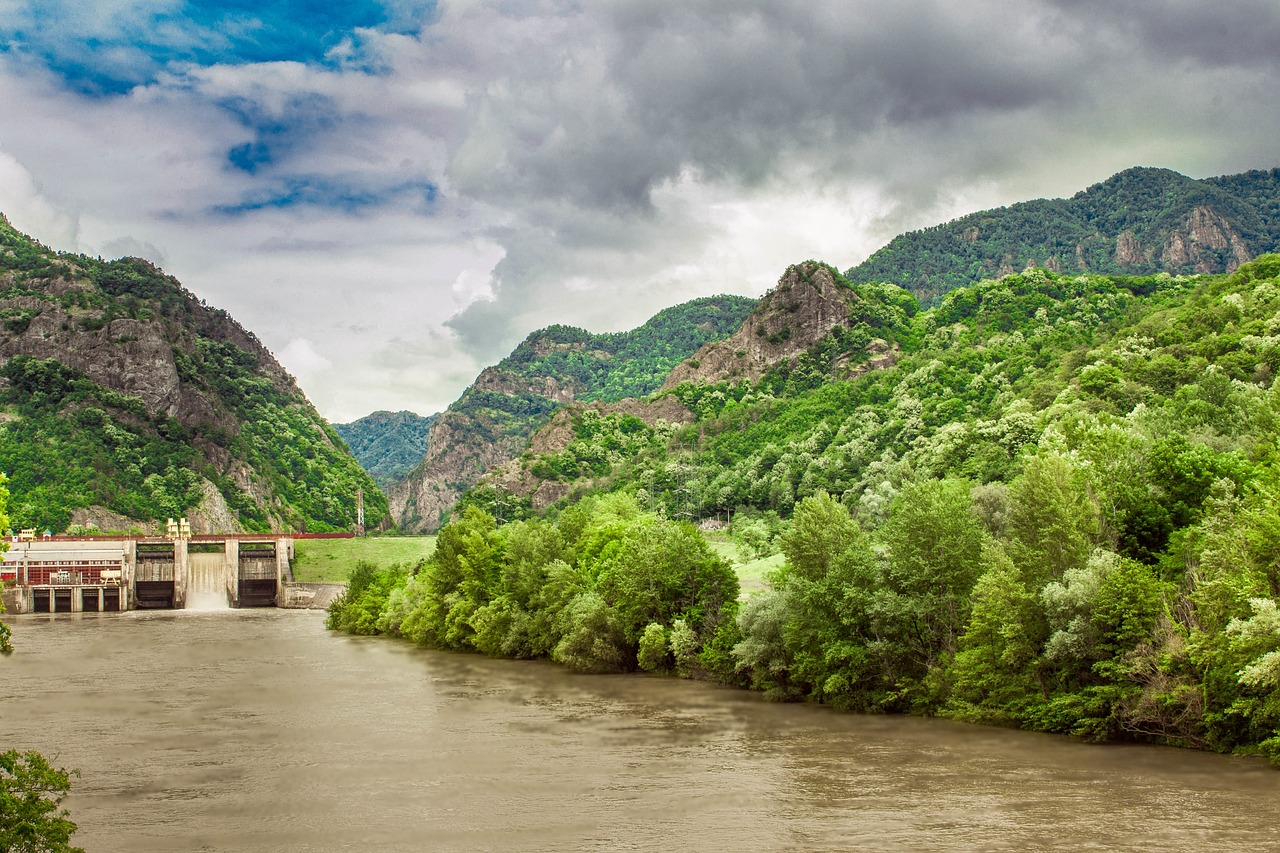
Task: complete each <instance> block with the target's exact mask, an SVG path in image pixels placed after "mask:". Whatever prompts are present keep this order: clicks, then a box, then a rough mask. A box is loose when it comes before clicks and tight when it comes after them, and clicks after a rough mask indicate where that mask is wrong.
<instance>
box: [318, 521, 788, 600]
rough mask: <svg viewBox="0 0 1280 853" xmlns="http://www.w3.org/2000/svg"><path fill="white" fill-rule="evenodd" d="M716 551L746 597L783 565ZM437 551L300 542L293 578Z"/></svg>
mask: <svg viewBox="0 0 1280 853" xmlns="http://www.w3.org/2000/svg"><path fill="white" fill-rule="evenodd" d="M703 535H704V536H706V538H707V541H708V542H709V543H710V544H711V547H712V548H714V549H715V552H716V553H717V554H719V555H720V556H721V557H724V558H725V559H726V560H728V561H729V562H730V563H731V564H732V565H733V570H734V571H735V572H737V574H738V583H739V584H740V585H741V587H742V594H743V595H744V596H746V595H750V594H751V593H753V592H757V591H759V590H762V589H767V588H768V586H769V584H768V582H767V581H766V580H765V575H766V574H768V573H769V572H771V571H773V570H775V569H777V568H778V567H779V566H781V565H782V555H781V554H773V555H771V556H768V557H765V558H764V559H762V560H757V559H755V558H754V557H752V556H751V555H750V554H749V553H747V552H746V551H745V550H743V549H741V548H739V547H738V545H737V543H735V542H734V541H733V540H732V539H730V538H729V537H728V536H726V535H725V534H724V533H720V532H718V531H707V532H705V533H704V534H703ZM435 549H436V537H434V536H368V537H365V538H364V539H299V540H297V542H295V543H294V561H293V577H294V579H295V580H297V581H299V582H301V583H325V582H338V583H343V582H345V581H346V580H347V575H349V574H350V573H351V569H352V568H354V567H355V564H356V562H357V561H358V560H364V561H366V562H369V563H373V564H374V565H375V566H391V565H395V564H396V563H410V564H412V563H416V562H417V561H418V560H421V559H424V558H426V557H430V556H431V554H432V552H433V551H435Z"/></svg>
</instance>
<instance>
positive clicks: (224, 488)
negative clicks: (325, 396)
mask: <svg viewBox="0 0 1280 853" xmlns="http://www.w3.org/2000/svg"><path fill="white" fill-rule="evenodd" d="M0 406H2V407H3V408H2V409H0V412H2V414H0V471H3V472H4V473H5V474H7V475H8V477H9V488H10V490H11V492H12V503H11V506H10V515H11V517H12V521H13V524H14V525H16V526H21V527H26V526H33V527H41V528H45V527H48V528H51V529H53V530H54V531H60V530H64V529H66V528H67V527H68V526H69V525H71V524H72V523H73V521H74V522H75V523H80V522H79V521H78V520H77V519H84V520H88V519H95V518H97V519H104V521H103V523H104V524H107V525H109V526H134V525H137V526H143V527H150V526H153V525H154V524H155V523H157V522H160V523H162V522H163V520H164V519H166V518H168V517H176V516H180V515H187V516H191V517H192V518H193V522H194V526H195V529H196V530H197V531H208V530H239V529H246V530H269V529H295V530H303V529H305V530H312V531H325V530H340V529H346V528H348V527H349V526H351V525H352V524H354V522H355V500H354V499H355V493H356V490H357V488H363V489H364V490H365V495H366V499H365V500H366V512H367V514H368V515H369V517H371V518H375V519H376V518H380V517H381V516H382V515H383V514H384V513H385V510H386V502H385V498H384V497H383V496H382V494H381V493H380V492H379V491H378V488H377V486H376V485H375V484H374V482H373V480H372V479H370V477H369V476H368V475H367V474H365V472H364V471H362V470H361V469H360V467H359V465H358V464H357V463H356V461H355V459H354V458H353V457H352V456H351V454H350V453H349V451H348V450H347V448H346V446H345V445H344V444H343V443H342V440H341V439H340V438H338V436H337V434H336V433H334V432H333V429H332V428H331V427H330V426H329V425H328V424H327V423H326V422H325V421H324V419H323V418H321V417H320V416H319V414H318V413H317V412H316V411H315V409H314V407H312V405H311V404H310V403H309V402H308V401H307V399H306V397H305V396H304V395H303V393H302V392H301V391H300V390H299V389H298V387H297V385H296V384H295V383H294V381H293V378H292V377H290V376H289V375H288V374H287V373H286V372H285V371H284V369H283V368H281V367H280V365H279V364H278V363H277V362H276V361H275V359H274V358H273V357H272V356H271V354H270V353H269V352H268V351H267V350H266V348H265V347H263V346H262V344H261V343H260V342H259V341H258V340H257V339H256V338H255V337H253V335H251V334H250V333H248V332H247V331H245V330H244V329H243V328H242V327H241V326H240V325H239V324H238V323H236V322H235V321H234V320H232V318H231V317H230V316H229V315H228V314H227V313H226V312H224V311H219V310H217V309H212V308H209V307H208V306H206V305H204V304H203V303H202V302H201V301H200V300H199V299H197V298H196V297H195V296H194V295H192V294H191V293H189V292H188V291H186V290H185V289H183V288H182V286H181V285H180V284H179V283H178V281H177V280H176V279H174V278H173V277H172V276H168V275H165V274H164V273H162V272H161V271H160V270H158V269H156V268H155V267H153V266H151V265H150V264H149V263H147V262H146V261H143V260H139V259H137V258H123V259H121V260H118V261H109V262H108V261H102V260H100V259H95V258H88V257H84V256H81V255H71V254H66V253H59V252H54V251H52V250H50V249H48V248H46V247H44V246H42V245H40V244H39V243H37V242H35V241H33V240H31V239H30V238H28V237H26V236H25V235H22V234H20V233H18V232H17V231H16V230H14V229H13V228H12V227H11V226H10V225H9V223H8V222H7V221H5V220H3V218H0Z"/></svg>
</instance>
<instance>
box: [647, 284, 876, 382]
mask: <svg viewBox="0 0 1280 853" xmlns="http://www.w3.org/2000/svg"><path fill="white" fill-rule="evenodd" d="M856 299H857V294H855V293H854V291H853V290H851V289H850V288H848V287H847V286H844V285H841V284H839V283H837V282H836V280H835V276H834V275H832V273H831V270H830V269H829V268H828V267H826V266H823V265H822V264H817V263H814V262H812V261H809V262H806V263H803V264H796V265H794V266H791V267H788V268H787V271H786V272H785V273H783V275H782V278H781V279H779V280H778V284H777V286H776V287H775V288H774V289H773V290H770V291H769V292H768V293H766V294H765V295H764V297H763V298H761V300H760V304H759V305H758V306H757V307H756V310H755V311H753V312H752V313H751V316H749V317H748V318H747V320H746V322H745V323H743V325H742V328H741V329H739V330H738V331H737V332H735V333H734V334H733V335H731V336H729V337H728V338H726V339H725V340H723V341H719V342H717V343H710V344H707V345H706V346H704V347H702V349H700V350H698V351H697V352H696V353H694V354H693V356H692V357H691V358H689V359H687V360H686V361H684V362H682V363H681V364H678V365H676V367H675V369H673V370H672V371H671V374H670V375H669V376H668V377H667V381H666V382H664V383H663V385H662V387H663V389H664V390H670V389H672V388H675V387H676V386H677V385H679V384H680V383H681V382H720V381H733V380H736V379H750V380H752V381H754V380H757V379H759V378H760V377H761V376H763V375H764V372H765V371H766V370H767V369H768V368H769V366H770V365H772V364H775V363H777V362H778V361H781V360H782V359H784V358H791V357H793V356H796V355H798V354H799V353H801V352H804V351H805V350H807V349H809V347H811V346H813V345H814V344H816V343H818V342H819V341H821V340H822V339H823V338H825V337H826V336H827V335H828V334H829V333H830V332H831V330H832V329H833V328H835V327H836V326H839V325H843V324H845V323H847V322H848V319H849V310H850V309H851V308H852V307H853V304H854V302H855V300H856Z"/></svg>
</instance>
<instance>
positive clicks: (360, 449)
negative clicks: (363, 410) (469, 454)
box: [333, 412, 439, 488]
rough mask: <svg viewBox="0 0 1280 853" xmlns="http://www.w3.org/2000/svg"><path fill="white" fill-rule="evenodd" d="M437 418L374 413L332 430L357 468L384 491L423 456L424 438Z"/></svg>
mask: <svg viewBox="0 0 1280 853" xmlns="http://www.w3.org/2000/svg"><path fill="white" fill-rule="evenodd" d="M437 417H439V415H430V416H428V417H425V418H424V417H422V416H421V415H417V414H414V413H413V412H374V413H373V414H371V415H365V416H364V417H363V418H360V419H359V420H357V421H352V422H351V423H349V424H334V425H333V430H334V432H336V433H337V434H338V435H340V436H342V440H343V441H345V442H346V443H347V446H348V447H350V448H351V452H352V453H353V454H355V457H356V460H357V461H358V462H359V463H360V467H362V468H364V470H366V471H368V472H369V474H370V475H372V476H373V479H374V480H376V481H377V482H378V485H380V486H382V487H383V488H386V487H388V486H390V485H391V484H393V483H395V482H396V481H397V480H402V479H404V478H405V476H406V475H408V473H409V472H410V471H412V470H413V468H414V466H416V465H417V464H418V463H419V462H421V461H422V457H423V456H425V455H426V453H427V434H428V432H429V431H430V430H431V425H432V424H433V423H435V422H436V418H437Z"/></svg>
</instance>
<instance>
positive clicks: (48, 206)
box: [0, 150, 78, 246]
mask: <svg viewBox="0 0 1280 853" xmlns="http://www.w3.org/2000/svg"><path fill="white" fill-rule="evenodd" d="M0 203H2V205H3V206H0V212H3V213H4V214H5V215H6V216H7V217H8V219H9V221H10V223H11V224H12V225H13V226H14V227H15V228H17V229H18V230H20V231H23V232H25V233H29V234H33V235H35V236H37V237H38V238H39V239H40V240H41V242H44V243H49V244H52V245H55V246H74V245H75V243H76V233H77V231H78V227H77V223H76V220H75V217H74V216H72V215H70V214H69V213H67V212H66V211H64V210H60V209H59V208H58V207H57V206H56V205H54V204H53V203H51V202H50V201H49V200H48V199H47V198H45V197H44V196H43V195H42V194H41V192H40V188H39V187H38V186H37V185H36V182H35V179H34V178H32V177H31V173H30V172H28V171H27V170H26V169H25V168H23V166H22V164H21V163H19V162H18V161H17V160H15V159H14V158H13V157H11V156H9V155H8V154H6V153H4V151H3V150H0Z"/></svg>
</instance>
